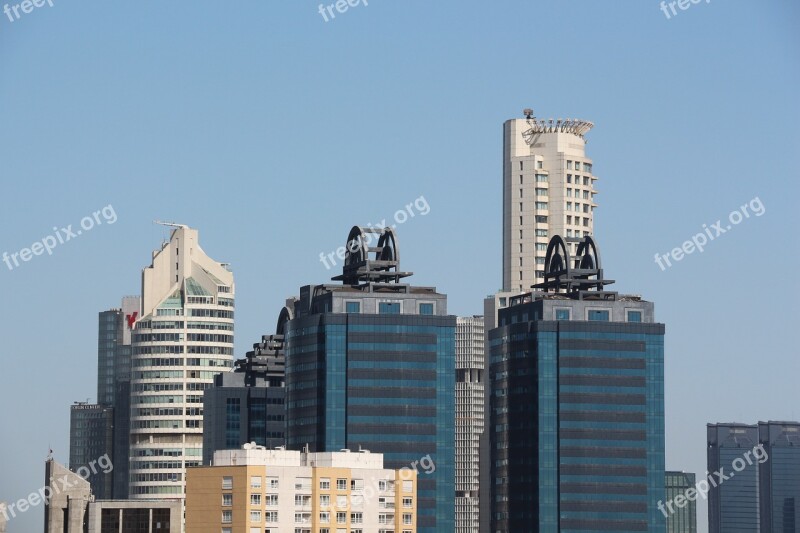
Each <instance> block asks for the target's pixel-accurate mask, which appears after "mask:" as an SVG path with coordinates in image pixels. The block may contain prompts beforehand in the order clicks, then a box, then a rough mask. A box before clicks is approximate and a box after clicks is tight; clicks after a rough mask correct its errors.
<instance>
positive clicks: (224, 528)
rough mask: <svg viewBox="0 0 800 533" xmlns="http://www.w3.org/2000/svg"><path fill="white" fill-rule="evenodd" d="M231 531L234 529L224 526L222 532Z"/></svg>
mask: <svg viewBox="0 0 800 533" xmlns="http://www.w3.org/2000/svg"><path fill="white" fill-rule="evenodd" d="M231 531H232V529H231V528H229V527H223V528H222V533H231Z"/></svg>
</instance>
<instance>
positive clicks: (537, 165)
mask: <svg viewBox="0 0 800 533" xmlns="http://www.w3.org/2000/svg"><path fill="white" fill-rule="evenodd" d="M542 165H544V161H542V160H541V159H540V160H539V161H537V162H536V168H542Z"/></svg>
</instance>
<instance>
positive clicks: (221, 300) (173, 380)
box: [130, 224, 234, 499]
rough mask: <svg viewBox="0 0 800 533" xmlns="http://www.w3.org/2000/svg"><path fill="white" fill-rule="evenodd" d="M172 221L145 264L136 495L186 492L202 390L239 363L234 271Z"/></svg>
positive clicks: (197, 461)
mask: <svg viewBox="0 0 800 533" xmlns="http://www.w3.org/2000/svg"><path fill="white" fill-rule="evenodd" d="M164 225H168V226H172V227H174V228H175V229H173V230H172V233H171V235H170V239H169V242H166V243H164V244H163V245H162V247H161V249H160V250H156V251H155V252H153V260H152V264H151V265H150V266H149V267H147V268H145V269H144V270H143V271H142V309H141V314H140V317H139V319H138V320H137V321H136V324H135V329H134V331H133V339H132V351H133V353H132V356H131V426H130V427H131V429H130V437H131V447H130V497H131V498H177V499H183V497H184V493H185V490H184V487H185V484H186V467H187V466H200V465H201V463H202V457H203V449H202V447H203V416H202V409H203V391H204V390H205V389H206V388H208V387H210V386H211V384H212V383H213V379H214V376H215V375H216V374H218V373H220V372H227V371H228V370H229V369H230V368H231V367H232V366H233V311H234V284H233V274H232V273H231V272H230V271H229V270H228V268H227V266H226V265H225V264H223V263H218V262H216V261H214V260H212V259H211V258H209V257H208V256H207V255H206V254H205V252H203V250H202V249H201V248H200V245H199V244H198V236H197V230H194V229H191V228H189V227H188V226H183V225H177V224H164Z"/></svg>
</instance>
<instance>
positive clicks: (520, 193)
mask: <svg viewBox="0 0 800 533" xmlns="http://www.w3.org/2000/svg"><path fill="white" fill-rule="evenodd" d="M519 197H520V198H522V189H520V190H519Z"/></svg>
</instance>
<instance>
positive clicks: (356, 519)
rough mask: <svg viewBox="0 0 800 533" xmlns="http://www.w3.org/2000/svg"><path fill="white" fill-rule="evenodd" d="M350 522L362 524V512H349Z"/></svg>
mask: <svg viewBox="0 0 800 533" xmlns="http://www.w3.org/2000/svg"><path fill="white" fill-rule="evenodd" d="M350 522H351V523H353V524H362V523H363V522H364V513H350Z"/></svg>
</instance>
